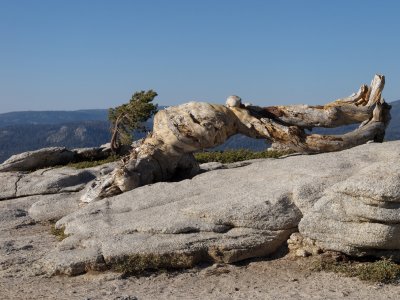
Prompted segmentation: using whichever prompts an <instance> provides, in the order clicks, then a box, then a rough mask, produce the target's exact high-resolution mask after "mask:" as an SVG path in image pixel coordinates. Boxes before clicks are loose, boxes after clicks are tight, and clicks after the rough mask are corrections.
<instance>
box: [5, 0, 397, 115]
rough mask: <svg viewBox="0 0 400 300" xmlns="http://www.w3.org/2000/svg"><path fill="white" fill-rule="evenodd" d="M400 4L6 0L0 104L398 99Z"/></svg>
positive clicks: (45, 106)
mask: <svg viewBox="0 0 400 300" xmlns="http://www.w3.org/2000/svg"><path fill="white" fill-rule="evenodd" d="M399 12H400V1H396V0H393V1H390V0H386V1H385V0H382V1H369V0H358V1H357V0H335V1H323V0H314V1H313V0H292V1H289V0H283V1H276V0H275V1H268V0H191V1H189V0H168V1H166V0H158V1H157V0H141V1H139V0H136V1H134V0H131V1H123V0H113V1H111V0H108V1H104V0H68V1H67V0H65V1H61V0H48V1H46V0H36V1H29V0H26V1H22V0H0V37H1V45H0V113H3V112H9V111H19V110H77V109H87V108H108V107H113V106H116V105H119V104H121V103H124V102H127V101H128V100H129V98H130V96H131V94H132V93H133V92H134V91H137V90H146V89H154V90H155V91H157V92H158V94H159V96H158V97H157V98H156V100H155V102H157V103H159V104H161V105H175V104H180V103H184V102H187V101H190V100H199V101H207V102H213V103H224V101H225V98H226V97H227V96H229V95H231V94H237V95H239V96H240V97H242V99H243V100H244V101H245V102H252V103H253V104H257V105H263V106H267V105H279V104H296V103H305V104H323V103H326V102H328V101H330V100H334V99H336V98H340V97H344V96H347V95H349V94H351V93H352V92H355V91H356V90H357V89H358V88H359V86H360V85H361V84H362V83H368V84H369V83H370V81H371V79H372V77H373V75H374V74H375V73H381V74H384V75H385V76H386V86H385V90H384V97H385V98H386V100H387V101H394V100H398V99H400V84H399V83H400V57H399V55H400V39H399V32H400V18H399Z"/></svg>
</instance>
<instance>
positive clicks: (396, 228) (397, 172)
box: [299, 150, 400, 260]
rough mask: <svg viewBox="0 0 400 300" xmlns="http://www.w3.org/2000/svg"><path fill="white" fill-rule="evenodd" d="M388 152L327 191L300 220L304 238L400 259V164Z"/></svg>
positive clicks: (330, 247)
mask: <svg viewBox="0 0 400 300" xmlns="http://www.w3.org/2000/svg"><path fill="white" fill-rule="evenodd" d="M394 153H395V154H397V156H398V154H399V151H398V150H397V151H394ZM385 154H387V153H385V152H382V153H377V155H379V156H381V160H382V161H379V162H375V163H372V164H371V165H369V166H367V167H365V168H363V169H361V170H360V171H358V172H357V173H355V174H354V175H352V176H350V177H349V178H348V179H347V180H346V181H343V182H339V183H337V184H335V185H333V186H332V187H330V188H329V189H327V190H326V191H325V193H324V195H323V197H321V199H319V200H318V201H317V202H316V204H315V205H314V207H313V208H312V209H311V210H310V211H309V212H308V213H306V214H305V216H304V218H303V219H302V220H301V222H300V225H299V230H300V232H301V233H302V234H303V236H306V237H308V238H311V239H313V240H315V241H316V243H317V244H318V245H319V246H320V247H321V248H323V249H328V250H335V251H339V252H343V253H346V254H349V255H353V256H366V255H374V256H388V257H392V258H394V259H397V260H398V259H400V254H399V252H400V251H399V250H400V165H399V162H398V157H393V156H392V155H390V157H387V156H386V155H385Z"/></svg>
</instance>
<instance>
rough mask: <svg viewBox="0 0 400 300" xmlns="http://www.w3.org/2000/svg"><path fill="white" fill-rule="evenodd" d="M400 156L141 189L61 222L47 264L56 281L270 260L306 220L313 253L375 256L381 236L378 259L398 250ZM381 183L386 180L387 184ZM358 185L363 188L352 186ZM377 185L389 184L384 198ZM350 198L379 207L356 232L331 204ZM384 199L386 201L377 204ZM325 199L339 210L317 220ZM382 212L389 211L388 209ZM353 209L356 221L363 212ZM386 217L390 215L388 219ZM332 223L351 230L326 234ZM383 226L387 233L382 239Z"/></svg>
mask: <svg viewBox="0 0 400 300" xmlns="http://www.w3.org/2000/svg"><path fill="white" fill-rule="evenodd" d="M399 155H400V142H391V143H383V144H376V143H371V144H368V145H363V146H359V147H356V148H353V149H350V150H346V151H342V152H335V153H325V154H319V155H312V156H311V155H299V156H291V157H286V158H284V159H267V160H260V161H256V162H249V163H243V164H242V165H243V166H242V167H237V168H231V169H218V168H217V170H213V171H209V172H205V173H202V174H200V175H197V176H195V177H194V178H192V179H191V180H183V181H180V182H161V183H156V184H152V185H147V186H143V187H140V188H137V189H134V190H132V191H128V192H126V193H123V194H121V195H118V196H114V197H110V198H106V199H102V200H99V201H94V202H91V203H89V204H87V205H86V206H84V207H81V208H79V209H78V210H76V211H75V212H73V213H70V214H68V215H66V216H65V217H63V218H62V219H60V220H59V221H58V222H57V223H56V227H57V228H58V229H64V230H65V234H66V235H67V236H68V237H67V238H66V239H65V240H63V241H62V242H61V243H60V244H59V246H58V247H57V248H56V249H53V250H52V251H50V252H49V253H48V255H47V256H46V257H44V258H43V259H42V261H41V264H42V266H43V267H44V269H45V270H46V271H47V272H48V273H50V274H68V275H74V274H79V273H83V272H86V271H88V270H102V269H105V268H106V269H115V270H122V271H132V270H137V269H141V268H157V267H163V268H171V267H173V268H185V267H190V266H193V265H194V264H196V263H199V262H225V263H232V262H237V261H240V260H243V259H247V258H252V257H259V256H265V255H269V254H271V253H273V252H274V251H275V250H276V249H277V248H278V247H280V246H281V245H283V244H284V243H285V242H286V240H287V239H288V238H289V236H290V235H291V234H292V233H293V232H295V231H297V229H298V224H299V222H300V220H301V218H302V217H303V215H305V216H306V217H304V219H305V220H308V221H307V222H303V221H301V227H300V228H301V232H302V233H303V234H304V235H306V237H305V238H306V239H307V240H309V241H311V243H312V245H315V247H316V249H320V248H319V247H320V243H319V242H318V239H319V240H320V241H322V240H327V241H329V239H331V240H332V243H328V242H326V243H325V244H324V246H325V247H322V248H323V249H325V250H335V249H336V250H337V249H339V250H340V249H341V250H346V249H344V248H343V249H342V248H338V247H336V246H335V245H337V243H336V244H335V243H334V242H335V238H336V237H337V236H338V235H340V236H343V237H342V240H347V241H351V240H352V239H354V240H356V241H359V242H360V243H361V242H362V243H366V244H365V245H366V248H368V247H369V248H371V246H373V243H372V239H375V238H374V236H380V238H381V240H380V242H379V247H381V250H382V249H384V248H385V249H386V248H388V247H392V248H393V249H394V248H396V247H397V245H398V242H396V241H395V240H396V237H398V236H399V235H398V233H397V229H395V228H397V227H396V226H397V225H395V223H396V222H397V219H398V217H397V215H396V213H397V211H396V210H393V209H397V204H396V203H397V202H396V201H397V200H396V199H398V198H397V197H398V196H397V190H398V189H397V186H396V185H395V183H396V182H399V181H398V180H397V179H396V178H394V177H390V176H392V175H390V176H388V174H392V173H393V172H394V173H396V172H397V171H396V170H397V167H396V164H395V163H394V162H395V161H396V160H398V157H399ZM372 166H375V167H372ZM368 168H377V169H376V170H375V169H374V170H375V171H371V170H369V169H368ZM205 169H206V168H205ZM209 169H213V167H210V168H209ZM366 170H367V171H366ZM368 170H369V171H368ZM383 170H391V171H387V172H386V173H382V172H381V171H383ZM363 172H364V173H365V174H372V175H371V179H370V180H369V181H364V179H365V178H366V176H364V175H360V174H364V173H363ZM371 172H372V173H371ZM373 174H375V175H373ZM376 174H382V179H381V178H380V177H378V176H377V175H376ZM374 176H375V177H374ZM356 178H359V179H358V182H360V184H356V185H354V184H355V182H356ZM374 178H375V181H376V182H375V183H373V182H374ZM384 178H389V179H387V180H386V179H384ZM390 178H391V179H390ZM385 180H386V181H385ZM396 180H397V181H396ZM352 182H353V183H354V184H353V185H352ZM361 182H363V184H361ZM379 183H383V184H382V187H380V188H379ZM391 184H392V186H390V185H391ZM339 187H341V189H339ZM356 187H357V188H356ZM335 190H337V192H336V194H333V193H334V191H335ZM349 191H351V193H355V194H356V195H359V196H357V197H359V199H362V201H364V202H366V201H367V200H366V199H367V196H368V195H369V196H368V197H371V199H373V200H368V201H370V202H371V201H374V202H371V203H374V204H375V206H374V205H372V204H371V205H369V206H368V210H367V209H364V208H363V209H360V210H358V211H359V213H361V214H362V215H361V216H358V218H359V221H358V223H357V222H354V225H355V227H354V231H352V230H351V226H352V224H353V223H351V222H352V221H351V220H352V218H353V217H352V216H350V215H348V214H349V212H350V211H351V210H349V209H347V208H345V210H343V209H342V208H340V207H337V206H338V205H336V204H335V202H334V200H335V199H334V197H331V198H329V199H328V197H329V195H331V196H332V195H344V194H345V193H350V192H349ZM376 191H377V192H376ZM373 193H375V194H373ZM378 194H379V195H383V196H382V197H381V198H378V196H377V195H378ZM372 196H373V197H374V198H372ZM327 199H328V200H329V201H331V202H330V203H331V205H330V206H329V207H332V206H334V207H336V208H335V209H336V210H333V208H332V209H331V208H329V209H331V210H328V208H327V209H326V214H325V215H321V214H320V215H316V212H318V207H323V205H325V203H327V202H329V201H328V200H327ZM335 201H336V200H335ZM360 201H361V200H360ZM368 201H367V202H368ZM377 201H381V202H377ZM384 201H386V202H384ZM364 202H363V203H364ZM381 203H387V204H385V205H384V207H381V206H380V204H381ZM376 204H379V205H376ZM341 205H344V204H343V203H342V204H341ZM346 205H350V206H351V205H353V204H352V203H351V202H348V203H347V204H346ZM354 205H355V206H354V207H353V210H354V211H357V208H358V207H360V203H354ZM363 205H367V204H363ZM388 209H391V213H390V214H388V213H387V214H384V213H383V210H385V212H386V211H387V210H388ZM381 211H382V212H381ZM50 214H51V212H49V215H50ZM312 216H315V217H314V219H315V222H313V223H311V222H312V221H313V219H312ZM372 216H375V219H373V218H372ZM317 217H318V219H317ZM340 218H342V219H340ZM368 218H370V219H368ZM341 220H343V222H342V221H341ZM360 220H363V221H364V223H362V222H361V221H360ZM385 220H386V221H385ZM349 221H351V222H350V223H349ZM332 222H336V223H335V224H341V226H343V228H344V229H345V228H347V230H344V229H342V227H340V228H339V227H329V226H330V224H331V223H332ZM346 222H347V223H346ZM366 222H368V224H369V225H368V224H366ZM382 222H386V223H387V224H386V225H384V226H386V227H385V228H386V229H385V230H383V229H382V228H383V227H382V226H383V225H382ZM390 224H391V225H390ZM357 226H361V227H362V226H364V230H358V229H356V228H357ZM390 226H391V227H390ZM326 228H327V229H329V230H326V231H324V230H325V229H326ZM339 229H340V230H339ZM391 229H393V231H390V230H391ZM314 232H315V233H317V234H314ZM391 233H392V234H393V235H391ZM313 234H314V235H313ZM357 235H359V237H357ZM346 236H347V237H346ZM332 237H333V238H332ZM356 238H357V239H356ZM315 239H317V241H315ZM384 239H385V241H384ZM318 251H319V250H318ZM348 253H351V252H348Z"/></svg>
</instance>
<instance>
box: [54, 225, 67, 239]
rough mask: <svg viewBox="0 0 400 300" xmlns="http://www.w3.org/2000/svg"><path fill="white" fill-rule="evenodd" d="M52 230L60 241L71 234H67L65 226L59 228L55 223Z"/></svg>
mask: <svg viewBox="0 0 400 300" xmlns="http://www.w3.org/2000/svg"><path fill="white" fill-rule="evenodd" d="M50 232H51V234H52V235H54V236H55V237H56V238H57V240H59V241H62V240H64V239H66V238H67V237H68V236H69V235H68V234H65V227H61V228H60V229H58V228H56V226H55V225H54V224H52V225H51V228H50Z"/></svg>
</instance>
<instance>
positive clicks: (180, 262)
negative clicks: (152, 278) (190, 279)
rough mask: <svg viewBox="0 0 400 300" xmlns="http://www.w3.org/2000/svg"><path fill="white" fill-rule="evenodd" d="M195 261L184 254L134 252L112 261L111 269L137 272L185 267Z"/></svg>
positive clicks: (193, 263) (128, 272) (191, 265)
mask: <svg viewBox="0 0 400 300" xmlns="http://www.w3.org/2000/svg"><path fill="white" fill-rule="evenodd" d="M195 263H196V260H195V258H193V257H192V256H190V255H185V254H165V255H158V254H135V255H129V256H126V257H123V258H120V259H117V260H116V261H115V262H113V263H112V269H113V270H115V271H117V272H122V273H125V274H139V273H141V272H143V271H146V270H152V271H160V270H161V271H165V270H166V269H187V268H191V267H193V266H194V265H195Z"/></svg>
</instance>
